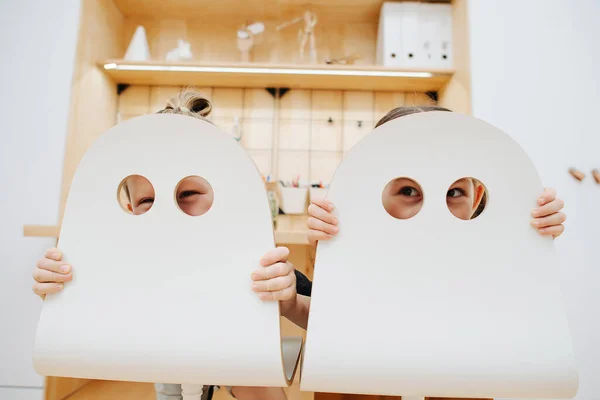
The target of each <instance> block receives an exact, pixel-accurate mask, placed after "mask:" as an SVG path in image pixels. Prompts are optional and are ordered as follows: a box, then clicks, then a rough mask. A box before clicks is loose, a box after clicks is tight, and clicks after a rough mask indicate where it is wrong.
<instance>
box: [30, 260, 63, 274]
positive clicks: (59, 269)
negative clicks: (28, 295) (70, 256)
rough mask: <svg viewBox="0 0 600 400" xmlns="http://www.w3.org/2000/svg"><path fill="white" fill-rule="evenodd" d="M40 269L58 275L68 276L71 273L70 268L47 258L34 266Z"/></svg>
mask: <svg viewBox="0 0 600 400" xmlns="http://www.w3.org/2000/svg"><path fill="white" fill-rule="evenodd" d="M35 265H36V267H38V268H40V269H45V270H47V271H52V272H56V273H59V274H68V273H69V272H71V266H70V265H68V264H65V263H63V262H60V261H54V260H51V259H49V258H42V259H40V260H38V262H37V263H36V264H35Z"/></svg>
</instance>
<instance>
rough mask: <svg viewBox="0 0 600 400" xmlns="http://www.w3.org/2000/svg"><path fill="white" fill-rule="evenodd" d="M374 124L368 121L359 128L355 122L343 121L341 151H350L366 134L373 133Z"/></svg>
mask: <svg viewBox="0 0 600 400" xmlns="http://www.w3.org/2000/svg"><path fill="white" fill-rule="evenodd" d="M373 125H374V123H373V122H372V121H368V122H367V123H363V124H362V125H361V126H359V124H358V122H357V121H344V140H343V151H344V152H347V151H348V150H350V149H351V148H352V147H354V145H355V144H356V143H358V141H359V140H360V139H362V138H363V137H364V136H365V135H366V134H368V133H369V132H372V131H373Z"/></svg>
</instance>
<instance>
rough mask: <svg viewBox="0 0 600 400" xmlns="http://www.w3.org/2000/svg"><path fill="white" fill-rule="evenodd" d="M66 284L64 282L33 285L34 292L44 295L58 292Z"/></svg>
mask: <svg viewBox="0 0 600 400" xmlns="http://www.w3.org/2000/svg"><path fill="white" fill-rule="evenodd" d="M63 287H64V285H63V284H62V283H39V282H38V283H36V284H35V285H33V288H32V289H33V293H35V294H37V295H38V296H42V297H43V296H44V295H47V294H49V293H57V292H60V291H61V290H62V289H63Z"/></svg>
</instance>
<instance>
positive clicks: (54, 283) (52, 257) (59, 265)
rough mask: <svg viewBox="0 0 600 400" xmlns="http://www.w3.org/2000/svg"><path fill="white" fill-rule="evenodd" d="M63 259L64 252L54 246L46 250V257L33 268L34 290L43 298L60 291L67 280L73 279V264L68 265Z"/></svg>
mask: <svg viewBox="0 0 600 400" xmlns="http://www.w3.org/2000/svg"><path fill="white" fill-rule="evenodd" d="M61 260H62V252H61V251H60V250H58V249H55V248H52V249H49V250H47V251H46V255H45V256H44V258H41V259H39V260H38V262H37V263H36V268H35V269H34V270H33V274H32V275H33V279H34V280H35V282H36V283H35V284H34V285H33V292H34V293H35V294H37V295H38V296H40V297H41V298H42V299H43V298H44V297H46V295H47V294H48V293H56V292H60V291H61V290H62V288H63V286H64V283H65V282H68V281H70V280H71V279H73V275H72V274H71V266H70V265H67V264H65V263H63V262H61Z"/></svg>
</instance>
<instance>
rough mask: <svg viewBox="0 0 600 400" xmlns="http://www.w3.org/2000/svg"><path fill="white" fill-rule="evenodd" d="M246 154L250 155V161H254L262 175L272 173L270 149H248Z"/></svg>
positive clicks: (265, 175)
mask: <svg viewBox="0 0 600 400" xmlns="http://www.w3.org/2000/svg"><path fill="white" fill-rule="evenodd" d="M248 154H249V155H250V157H252V161H254V164H256V168H258V170H259V171H260V174H261V175H262V176H263V177H265V178H266V177H267V176H268V175H270V174H271V173H272V170H271V151H270V150H248Z"/></svg>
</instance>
